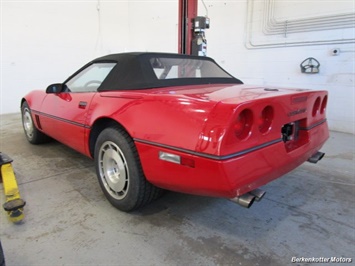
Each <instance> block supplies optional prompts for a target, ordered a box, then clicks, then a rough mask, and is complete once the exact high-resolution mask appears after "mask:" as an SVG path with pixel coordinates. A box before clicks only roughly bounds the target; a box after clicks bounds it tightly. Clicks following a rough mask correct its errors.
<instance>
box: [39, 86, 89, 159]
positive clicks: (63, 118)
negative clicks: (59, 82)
mask: <svg viewBox="0 0 355 266" xmlns="http://www.w3.org/2000/svg"><path fill="white" fill-rule="evenodd" d="M94 95H95V92H83V93H71V92H61V93H58V94H48V95H47V97H46V98H45V100H44V102H43V104H42V108H41V109H42V110H41V113H42V117H43V116H44V117H46V118H44V120H46V121H43V122H41V123H42V125H43V126H45V127H46V132H47V134H48V135H50V136H51V137H53V138H54V139H56V140H58V141H60V142H62V143H63V144H66V145H68V146H70V147H72V148H73V149H75V150H77V151H79V152H81V153H84V152H85V145H84V144H85V143H84V134H85V131H86V116H87V110H88V109H89V105H90V102H91V99H92V98H93V96H94Z"/></svg>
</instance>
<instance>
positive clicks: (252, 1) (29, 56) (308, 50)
mask: <svg viewBox="0 0 355 266" xmlns="http://www.w3.org/2000/svg"><path fill="white" fill-rule="evenodd" d="M286 2H287V5H285V3H286ZM321 2H322V1H320V0H312V1H306V2H304V1H302V5H300V4H298V5H297V1H293V2H292V3H293V4H292V6H290V3H291V2H289V1H286V0H265V1H256V0H249V1H247V0H239V1H220V0H216V1H205V5H206V7H207V11H206V9H205V8H204V5H203V4H202V2H201V1H199V15H205V14H206V13H208V16H209V17H210V19H211V28H210V29H208V30H207V31H206V36H207V40H208V55H209V56H211V57H213V58H215V59H216V61H218V62H219V63H220V64H221V65H222V66H223V67H224V68H225V69H227V70H228V71H229V72H230V73H232V74H234V75H235V76H236V77H238V78H240V79H242V80H243V81H244V82H245V83H251V84H257V85H265V86H272V85H276V86H287V87H298V88H312V89H327V90H328V91H329V94H330V101H329V105H328V110H327V114H328V118H329V125H330V128H331V129H333V130H337V131H342V132H348V133H353V134H354V133H355V132H354V131H355V130H354V128H355V121H354V117H355V114H354V112H355V106H354V102H355V95H354V91H355V88H354V87H355V84H354V77H355V73H354V72H355V69H354V68H355V67H354V62H355V47H354V41H351V39H355V36H354V34H355V33H354V32H355V31H354V27H350V28H349V25H347V28H346V29H341V28H340V29H339V28H332V29H325V28H323V29H321V30H312V31H307V33H304V32H303V33H302V32H301V33H297V32H292V31H290V32H287V33H286V34H285V32H283V33H282V34H280V33H278V34H276V35H272V36H271V37H270V35H268V34H265V28H263V24H262V23H263V20H264V19H268V18H272V19H274V20H276V21H290V22H293V21H295V20H297V19H300V20H302V19H303V20H306V21H307V19H309V18H313V17H314V16H315V14H314V12H317V14H321V15H324V16H333V15H339V14H342V13H351V12H353V8H354V6H353V4H352V3H353V2H352V0H344V1H340V2H339V1H338V2H336V3H335V2H332V1H326V2H324V1H323V2H322V3H321ZM265 3H266V4H270V5H269V8H271V11H272V12H271V13H270V12H269V13H267V12H265V8H266V7H265ZM349 3H350V4H349ZM271 4H272V5H271ZM305 4H307V6H305ZM265 14H268V16H266V15H265ZM270 14H271V15H270ZM177 20H178V1H177V0H172V1H168V0H167V1H150V0H145V1H144V0H141V1H83V2H74V1H73V2H66V1H62V2H60V1H50V0H49V1H46V2H44V1H42V2H38V1H37V2H34V1H21V2H17V1H16V2H15V1H13V2H11V1H2V2H1V33H2V36H1V37H2V38H1V89H0V114H3V113H13V112H18V111H19V101H20V99H21V97H22V96H23V95H24V94H25V93H27V92H29V91H30V90H32V89H45V88H46V86H47V85H48V84H49V83H53V82H60V81H63V80H64V79H65V78H66V77H67V76H68V75H70V74H72V73H73V72H74V71H75V70H76V69H78V68H79V67H80V66H82V65H83V64H84V63H86V62H88V61H89V60H91V59H93V58H95V57H98V56H101V55H105V54H108V53H116V52H124V51H165V52H176V51H177V40H178V36H177V35H178V28H177ZM349 21H350V22H349ZM337 23H338V24H339V23H340V25H341V23H343V25H344V23H345V22H344V21H340V20H339V21H337ZM347 23H348V24H349V23H350V24H351V23H353V24H354V20H352V19H351V17H350V18H349V20H348V22H347ZM353 24H352V25H353ZM275 28H277V25H276V24H274V23H271V24H268V28H267V29H266V30H271V31H272V30H274V29H275ZM266 33H267V32H266ZM348 39H350V41H348V42H344V41H343V42H342V41H339V40H348ZM319 40H322V41H323V43H322V44H316V42H317V41H319ZM327 40H328V42H327ZM332 40H333V41H332ZM334 40H338V41H334ZM295 42H296V43H297V42H300V43H301V44H297V45H299V46H297V45H288V44H287V43H295ZM302 42H303V43H302ZM307 42H308V44H312V45H306V44H307ZM334 48H339V49H340V51H341V52H340V53H339V55H337V56H334V55H333V54H332V51H333V50H334ZM307 57H314V58H316V59H317V60H318V61H319V62H320V64H321V67H320V73H319V74H314V75H306V74H302V73H301V72H300V67H299V65H300V63H301V62H302V61H303V60H304V59H306V58H307Z"/></svg>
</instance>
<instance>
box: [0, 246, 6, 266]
mask: <svg viewBox="0 0 355 266" xmlns="http://www.w3.org/2000/svg"><path fill="white" fill-rule="evenodd" d="M0 266H5V256H4V251H3V250H2V246H1V242H0Z"/></svg>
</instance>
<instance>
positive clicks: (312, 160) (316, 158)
mask: <svg viewBox="0 0 355 266" xmlns="http://www.w3.org/2000/svg"><path fill="white" fill-rule="evenodd" d="M324 155H325V153H324V152H320V151H318V152H316V153H315V154H313V155H312V157H310V158H309V159H308V160H307V161H308V162H310V163H317V162H318V161H320V160H322V158H323V157H324Z"/></svg>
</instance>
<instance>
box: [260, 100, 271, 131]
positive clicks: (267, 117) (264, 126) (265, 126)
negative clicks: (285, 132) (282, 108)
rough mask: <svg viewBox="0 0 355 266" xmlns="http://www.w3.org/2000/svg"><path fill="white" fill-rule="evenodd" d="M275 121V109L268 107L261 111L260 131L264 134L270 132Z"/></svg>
mask: <svg viewBox="0 0 355 266" xmlns="http://www.w3.org/2000/svg"><path fill="white" fill-rule="evenodd" d="M273 119H274V109H273V108H272V107H271V106H269V105H268V106H266V107H265V108H264V109H263V110H262V111H261V117H260V121H259V131H260V132H261V133H263V134H264V133H266V132H268V131H269V130H270V128H271V123H272V120H273Z"/></svg>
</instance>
